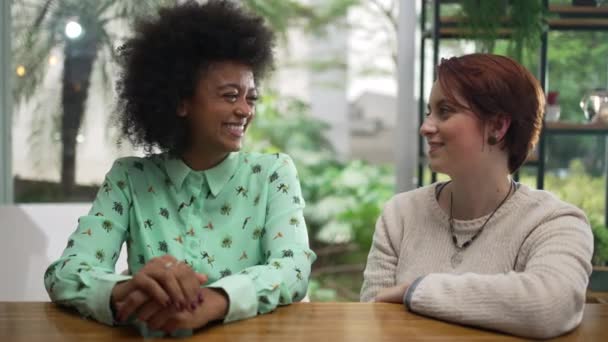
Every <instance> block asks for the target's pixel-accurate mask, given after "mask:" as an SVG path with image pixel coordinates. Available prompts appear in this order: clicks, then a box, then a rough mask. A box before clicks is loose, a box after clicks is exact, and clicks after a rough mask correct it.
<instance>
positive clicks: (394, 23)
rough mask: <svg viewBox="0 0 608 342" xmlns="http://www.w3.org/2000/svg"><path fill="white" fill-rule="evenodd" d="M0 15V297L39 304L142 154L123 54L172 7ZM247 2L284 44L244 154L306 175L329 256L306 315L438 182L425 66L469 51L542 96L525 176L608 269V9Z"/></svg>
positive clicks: (34, 8) (388, 0)
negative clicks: (511, 63)
mask: <svg viewBox="0 0 608 342" xmlns="http://www.w3.org/2000/svg"><path fill="white" fill-rule="evenodd" d="M0 1H1V2H2V5H1V7H0V21H1V25H0V33H2V35H1V38H2V41H1V45H0V67H1V68H2V69H1V70H0V93H1V96H0V105H1V106H0V128H1V130H0V134H2V135H1V137H0V147H1V149H0V153H2V156H1V157H0V163H1V165H0V195H1V196H0V204H2V205H1V206H0V229H1V230H2V233H3V234H6V235H5V240H4V241H5V242H4V243H3V245H2V249H3V250H4V251H3V252H4V253H6V255H10V256H11V257H10V258H2V259H5V261H2V263H1V264H2V265H3V269H4V267H6V269H8V270H9V273H12V276H13V279H14V282H13V283H8V284H3V285H1V286H2V289H1V290H0V300H47V298H46V293H45V292H44V289H43V287H42V281H41V276H40V274H42V273H41V272H43V270H44V267H46V265H48V263H49V262H50V261H51V260H54V259H56V258H57V256H58V255H59V253H60V252H61V251H62V249H63V246H64V243H65V241H66V238H67V236H68V234H69V233H70V232H71V231H72V230H73V229H74V228H75V225H76V219H77V217H78V216H79V215H82V214H85V213H86V212H87V210H88V207H89V206H90V202H91V201H92V199H93V198H94V196H95V194H96V192H97V188H98V187H99V185H100V183H101V182H102V179H103V177H104V175H105V173H106V172H107V171H108V170H109V168H110V166H111V165H112V161H113V160H114V159H116V158H118V157H121V156H127V155H142V154H143V152H142V151H140V150H134V149H132V148H131V147H130V146H129V144H128V142H127V141H121V140H120V137H119V134H118V133H119V132H118V129H117V128H116V127H115V119H116V117H115V115H116V114H115V112H114V105H115V92H114V82H115V79H116V76H117V72H118V69H117V65H116V61H115V58H114V57H115V55H114V52H115V50H116V48H117V47H118V46H120V45H121V43H122V42H123V41H124V40H125V38H126V37H128V36H129V35H130V28H131V25H132V23H133V19H134V18H135V17H138V16H148V15H154V13H156V10H157V8H158V7H159V6H163V5H170V4H175V3H178V2H180V1H177V0H146V1H136V0H0ZM201 2H203V1H202V0H201ZM238 2H240V3H242V5H243V6H245V7H247V8H249V9H251V10H252V11H254V12H256V13H258V14H260V15H262V16H264V17H265V18H266V19H267V20H268V23H269V24H270V25H271V26H272V27H273V28H274V29H275V30H276V32H277V33H278V35H279V45H278V48H277V55H278V65H277V68H276V71H275V72H274V73H273V75H272V76H271V77H270V79H269V80H267V81H266V82H265V83H264V84H263V88H262V92H261V93H262V101H261V102H260V103H259V106H258V108H257V117H256V121H255V123H254V125H253V127H252V128H251V130H250V131H249V133H248V138H247V142H246V145H247V149H248V150H255V151H265V152H277V151H282V152H285V153H288V154H290V155H291V157H292V158H293V160H294V161H295V162H296V164H297V166H298V171H299V173H300V181H301V184H302V188H303V191H304V197H305V199H306V203H307V207H306V211H305V215H306V219H307V224H308V229H309V234H310V239H311V244H312V248H313V250H315V251H316V252H317V254H318V256H319V258H318V260H317V262H316V263H315V264H314V265H313V277H312V282H311V284H310V289H309V295H310V297H311V299H312V300H326V301H330V300H331V301H333V300H338V301H358V298H359V289H360V286H361V283H362V271H363V269H364V266H365V260H366V257H367V253H368V251H369V247H370V245H371V239H372V235H373V231H374V226H375V221H376V219H377V217H378V215H379V213H380V211H381V209H382V206H383V203H384V202H385V201H387V200H388V199H389V198H390V197H391V196H392V195H393V194H395V193H396V192H398V191H404V190H409V189H413V188H415V187H417V186H421V185H425V184H429V183H430V182H432V181H435V180H437V179H440V180H441V179H445V177H444V176H442V175H435V174H432V173H431V172H429V171H428V168H427V167H426V165H425V158H424V148H423V144H421V143H422V141H421V140H420V138H419V136H418V134H417V128H418V126H419V123H420V118H421V115H422V109H423V108H425V107H426V102H425V99H426V98H427V97H428V95H429V91H430V87H431V85H432V80H433V77H434V75H433V74H434V68H433V66H434V65H436V64H437V62H438V60H439V59H440V58H442V57H450V56H454V55H461V54H465V53H471V52H475V51H483V52H494V53H499V54H505V55H510V56H512V57H514V58H516V59H517V60H519V61H520V62H522V63H523V64H524V65H525V66H526V67H528V68H529V70H531V71H532V72H533V73H534V74H535V75H537V77H538V78H539V80H541V82H542V83H543V85H544V86H545V90H546V92H547V94H550V96H549V97H548V99H549V105H548V107H547V111H546V113H547V121H546V124H545V129H544V133H543V136H542V139H541V143H540V145H539V146H538V148H537V151H535V152H534V153H533V154H532V155H531V156H530V160H529V161H528V163H527V164H526V165H525V166H524V167H523V168H522V169H521V170H520V172H519V173H518V174H517V176H516V177H517V178H518V179H519V180H520V181H521V182H523V183H525V184H528V185H530V186H532V187H539V188H545V189H548V190H550V191H553V192H555V193H556V194H557V195H558V196H559V197H560V198H562V199H563V200H566V201H569V202H571V203H574V204H575V205H577V206H579V207H581V208H582V209H583V210H585V212H586V213H587V214H588V216H589V218H590V220H591V222H592V225H593V231H594V235H595V238H596V242H595V243H596V249H595V255H594V260H593V262H594V264H595V265H596V266H606V264H607V263H608V231H607V228H606V196H607V192H606V187H607V184H606V173H607V163H606V153H607V151H608V150H607V149H606V142H607V140H606V134H608V128H607V126H606V122H608V90H606V89H608V4H607V3H606V1H599V0H596V1H575V0H564V1H546V0H484V1H480V0H452V1H447V0H445V1H437V0H436V1H431V0H243V1H238ZM124 257H125V256H124V253H123V255H122V256H121V259H120V261H119V263H120V262H124ZM23 269H26V270H28V272H26V274H23ZM24 284H25V286H24Z"/></svg>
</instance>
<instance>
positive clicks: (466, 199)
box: [444, 169, 511, 220]
mask: <svg viewBox="0 0 608 342" xmlns="http://www.w3.org/2000/svg"><path fill="white" fill-rule="evenodd" d="M447 190H448V191H447V194H446V195H447V196H446V197H445V198H446V199H447V204H448V208H449V205H450V204H449V202H450V196H452V201H453V202H452V208H451V210H452V215H453V217H454V218H455V219H461V220H471V219H474V218H478V217H482V216H484V215H488V214H490V213H492V212H493V211H494V210H496V209H497V207H498V206H499V205H500V203H501V202H503V200H504V199H505V198H506V197H507V196H508V195H509V193H510V192H511V177H510V174H509V172H508V170H507V169H504V170H502V172H500V171H498V170H483V172H478V173H476V174H475V175H471V174H468V175H466V176H463V177H454V178H452V182H451V183H450V184H449V185H448V189H447ZM444 203H445V202H444Z"/></svg>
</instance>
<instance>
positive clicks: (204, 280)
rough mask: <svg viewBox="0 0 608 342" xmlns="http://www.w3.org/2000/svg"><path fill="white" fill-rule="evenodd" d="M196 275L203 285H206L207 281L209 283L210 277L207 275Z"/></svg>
mask: <svg viewBox="0 0 608 342" xmlns="http://www.w3.org/2000/svg"><path fill="white" fill-rule="evenodd" d="M195 274H196V278H197V279H198V281H199V283H200V284H201V285H205V284H206V283H207V281H209V277H207V275H206V274H203V273H195Z"/></svg>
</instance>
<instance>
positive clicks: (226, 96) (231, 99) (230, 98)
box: [222, 94, 238, 103]
mask: <svg viewBox="0 0 608 342" xmlns="http://www.w3.org/2000/svg"><path fill="white" fill-rule="evenodd" d="M222 97H223V98H224V99H226V101H228V102H231V103H232V102H236V99H237V98H238V94H224V95H222Z"/></svg>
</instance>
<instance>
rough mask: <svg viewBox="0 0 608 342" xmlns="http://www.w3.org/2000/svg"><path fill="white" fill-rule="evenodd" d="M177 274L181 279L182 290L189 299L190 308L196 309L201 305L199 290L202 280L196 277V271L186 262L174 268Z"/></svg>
mask: <svg viewBox="0 0 608 342" xmlns="http://www.w3.org/2000/svg"><path fill="white" fill-rule="evenodd" d="M174 272H175V275H176V277H177V279H178V281H179V285H180V287H181V289H182V292H183V293H185V295H186V298H187V301H188V303H187V304H188V310H190V311H194V310H196V308H197V307H198V305H199V300H198V292H199V289H200V282H199V281H198V278H197V277H196V273H194V271H192V269H191V268H190V267H188V266H187V265H185V264H180V265H179V266H177V267H176V268H175V269H174Z"/></svg>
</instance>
